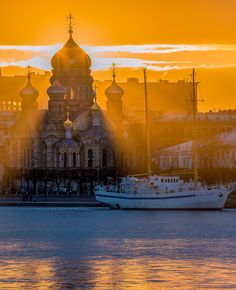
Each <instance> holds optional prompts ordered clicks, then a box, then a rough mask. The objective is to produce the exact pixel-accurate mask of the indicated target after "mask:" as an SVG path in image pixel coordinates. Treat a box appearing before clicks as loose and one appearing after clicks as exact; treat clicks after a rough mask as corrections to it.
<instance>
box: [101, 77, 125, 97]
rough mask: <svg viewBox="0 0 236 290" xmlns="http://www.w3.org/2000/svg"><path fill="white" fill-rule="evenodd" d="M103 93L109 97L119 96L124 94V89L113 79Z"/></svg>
mask: <svg viewBox="0 0 236 290" xmlns="http://www.w3.org/2000/svg"><path fill="white" fill-rule="evenodd" d="M105 95H106V96H107V97H108V98H109V97H118V98H121V97H122V96H123V95H124V90H123V89H122V88H121V87H120V86H118V84H117V83H116V81H115V80H113V82H112V84H111V85H110V86H109V87H108V88H107V89H106V90H105Z"/></svg>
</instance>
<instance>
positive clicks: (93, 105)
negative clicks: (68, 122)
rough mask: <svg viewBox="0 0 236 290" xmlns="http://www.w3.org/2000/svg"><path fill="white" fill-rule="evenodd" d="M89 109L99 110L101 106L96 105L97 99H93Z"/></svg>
mask: <svg viewBox="0 0 236 290" xmlns="http://www.w3.org/2000/svg"><path fill="white" fill-rule="evenodd" d="M90 109H91V111H101V108H100V107H99V106H98V103H97V101H96V100H95V102H94V103H93V104H92V106H91V108H90Z"/></svg>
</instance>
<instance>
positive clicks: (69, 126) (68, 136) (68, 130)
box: [63, 108, 73, 139]
mask: <svg viewBox="0 0 236 290" xmlns="http://www.w3.org/2000/svg"><path fill="white" fill-rule="evenodd" d="M63 126H64V128H65V131H66V134H65V137H66V139H71V138H72V127H73V122H72V121H71V120H70V113H69V108H67V119H66V120H65V122H64V124H63Z"/></svg>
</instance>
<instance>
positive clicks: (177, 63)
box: [0, 44, 236, 71]
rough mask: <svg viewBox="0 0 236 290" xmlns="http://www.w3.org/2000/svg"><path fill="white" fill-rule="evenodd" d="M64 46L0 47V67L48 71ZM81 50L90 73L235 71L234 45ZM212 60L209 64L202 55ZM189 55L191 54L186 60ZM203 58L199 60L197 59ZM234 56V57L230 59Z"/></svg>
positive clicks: (184, 45) (159, 45) (117, 47)
mask: <svg viewBox="0 0 236 290" xmlns="http://www.w3.org/2000/svg"><path fill="white" fill-rule="evenodd" d="M62 46H63V44H55V45H44V46H30V45H25V46H22V45H19V46H11V45H1V46H0V66H1V67H8V66H16V67H17V66H19V67H26V66H27V65H31V66H32V67H35V68H38V69H42V70H50V69H51V63H50V62H51V58H52V56H53V55H54V54H55V53H56V52H57V51H58V50H59V49H60V48H61V47H62ZM81 47H82V48H83V49H84V50H85V51H86V52H87V53H88V54H89V55H90V56H91V58H92V62H93V65H92V70H93V71H99V70H107V69H109V68H110V67H111V64H112V63H113V62H116V64H117V66H118V67H120V68H130V69H135V68H140V67H143V66H148V67H149V69H150V70H154V71H169V70H181V69H190V68H192V67H195V68H204V69H212V68H229V67H236V45H234V44H231V45H230V44H224V45H222V44H211V45H209V44H202V45H190V44H145V45H108V46H85V45H81ZM206 53H207V54H210V56H211V57H213V59H214V62H212V60H211V61H210V62H209V61H208V60H207V58H206V57H204V54H206ZM227 53H230V59H228V58H225V57H224V59H223V61H222V54H224V56H225V54H227ZM188 54H191V59H192V61H191V60H190V59H189V56H188ZM200 56H201V57H202V58H201V59H200V60H199V57H200ZM232 56H233V57H232Z"/></svg>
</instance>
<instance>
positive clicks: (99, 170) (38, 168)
mask: <svg viewBox="0 0 236 290" xmlns="http://www.w3.org/2000/svg"><path fill="white" fill-rule="evenodd" d="M91 64H92V62H91V59H90V57H89V55H87V54H86V52H85V51H84V50H83V49H82V48H81V47H80V46H79V45H78V44H77V43H76V42H75V40H74V39H73V29H72V25H71V22H70V26H69V38H68V41H67V42H66V43H65V45H64V46H63V47H62V48H61V49H60V50H59V51H58V52H57V53H56V54H55V55H54V56H53V58H52V60H51V66H52V75H51V78H50V83H51V85H50V86H49V88H48V89H47V94H48V97H49V101H48V110H39V109H38V103H37V99H38V96H39V91H38V90H37V88H35V87H34V86H33V83H32V81H31V73H30V68H28V76H27V78H28V80H27V83H26V86H25V87H24V88H23V89H22V90H21V91H20V96H21V111H20V112H19V115H18V117H17V118H16V122H15V124H14V125H13V126H12V127H11V129H10V131H11V132H10V135H11V136H10V138H9V144H8V154H9V155H8V156H9V158H10V160H9V172H8V176H10V177H9V180H11V181H8V182H10V183H11V184H10V185H11V192H14V191H16V192H28V193H29V192H32V194H40V193H43V192H44V193H51V192H52V193H55V194H58V195H59V194H60V193H67V194H68V195H70V194H73V193H75V194H77V195H81V194H83V193H86V194H92V193H93V186H94V184H95V183H99V182H107V178H108V177H111V178H117V176H116V175H117V168H118V167H119V164H118V163H119V160H118V154H119V152H118V151H119V149H118V147H117V142H118V135H117V134H116V132H117V128H123V127H122V126H123V124H124V123H125V122H124V121H125V120H124V116H123V112H122V97H123V95H124V91H123V89H122V88H121V87H120V86H119V85H118V84H117V82H116V72H115V67H113V82H112V83H111V85H110V86H109V87H108V88H107V89H106V92H105V94H106V96H107V113H106V114H104V112H103V111H102V110H101V108H100V107H99V105H98V104H97V100H96V88H94V87H93V77H92V75H91ZM121 135H122V134H121ZM121 135H120V136H121ZM122 136H123V135H122ZM6 185H8V186H9V184H6ZM6 185H5V187H6ZM12 187H13V188H12Z"/></svg>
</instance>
